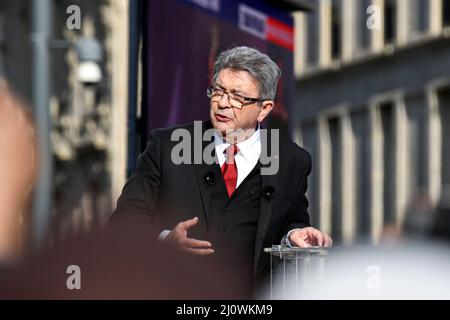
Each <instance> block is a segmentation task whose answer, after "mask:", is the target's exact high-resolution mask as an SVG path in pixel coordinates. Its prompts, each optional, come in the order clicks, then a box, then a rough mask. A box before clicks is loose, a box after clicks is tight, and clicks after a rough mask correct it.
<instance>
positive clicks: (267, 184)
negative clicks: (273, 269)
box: [253, 131, 279, 274]
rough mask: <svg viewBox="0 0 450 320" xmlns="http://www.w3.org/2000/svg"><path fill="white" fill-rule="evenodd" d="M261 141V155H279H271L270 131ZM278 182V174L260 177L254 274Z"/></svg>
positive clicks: (266, 165)
mask: <svg viewBox="0 0 450 320" xmlns="http://www.w3.org/2000/svg"><path fill="white" fill-rule="evenodd" d="M265 140H266V141H264V139H261V154H263V152H266V153H265V154H266V155H270V156H271V157H278V158H279V154H276V155H272V154H271V153H270V152H271V150H270V149H271V148H270V143H269V141H271V139H270V131H269V134H268V137H267V139H265ZM268 166H270V163H269V164H265V165H263V164H261V167H268ZM277 180H278V172H277V173H276V174H273V175H261V205H260V211H259V216H258V223H257V229H256V239H255V255H254V263H253V271H254V274H256V271H257V266H258V262H259V258H260V256H261V252H262V250H263V244H264V238H265V235H266V233H267V229H268V227H269V222H270V218H271V216H272V203H273V199H271V197H273V196H274V195H275V193H276V185H277Z"/></svg>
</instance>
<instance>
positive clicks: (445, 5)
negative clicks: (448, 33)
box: [442, 0, 450, 26]
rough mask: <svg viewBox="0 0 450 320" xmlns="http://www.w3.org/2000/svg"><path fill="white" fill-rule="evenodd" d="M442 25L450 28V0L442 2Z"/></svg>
mask: <svg viewBox="0 0 450 320" xmlns="http://www.w3.org/2000/svg"><path fill="white" fill-rule="evenodd" d="M442 24H443V25H444V26H450V0H442Z"/></svg>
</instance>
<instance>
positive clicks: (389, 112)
mask: <svg viewBox="0 0 450 320" xmlns="http://www.w3.org/2000/svg"><path fill="white" fill-rule="evenodd" d="M380 111H381V126H382V130H383V137H384V139H383V173H384V179H383V210H384V223H385V224H388V225H389V224H392V223H394V222H395V201H394V199H395V150H396V146H395V128H394V104H393V103H392V102H386V103H383V104H382V105H381V106H380Z"/></svg>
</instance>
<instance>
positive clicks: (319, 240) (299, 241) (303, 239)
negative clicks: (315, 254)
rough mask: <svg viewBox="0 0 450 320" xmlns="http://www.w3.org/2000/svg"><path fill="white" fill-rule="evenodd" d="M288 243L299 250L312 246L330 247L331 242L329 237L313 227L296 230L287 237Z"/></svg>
mask: <svg viewBox="0 0 450 320" xmlns="http://www.w3.org/2000/svg"><path fill="white" fill-rule="evenodd" d="M289 241H290V242H291V244H292V245H295V246H297V247H301V248H308V247H312V246H319V247H331V246H332V245H333V240H332V239H331V237H330V236H329V235H327V234H326V233H324V232H321V231H320V230H317V229H315V228H313V227H307V228H302V229H297V230H294V231H292V232H291V234H290V235H289Z"/></svg>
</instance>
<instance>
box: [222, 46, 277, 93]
mask: <svg viewBox="0 0 450 320" xmlns="http://www.w3.org/2000/svg"><path fill="white" fill-rule="evenodd" d="M228 68H229V69H233V70H243V71H247V72H248V73H249V74H250V76H251V77H252V78H253V79H255V80H256V82H257V84H258V88H259V98H262V99H267V100H275V96H276V94H277V86H278V80H279V79H280V76H281V70H280V68H278V66H277V64H276V63H275V62H273V60H272V59H270V58H269V56H268V55H266V54H264V53H261V52H259V51H258V50H256V49H253V48H249V47H235V48H232V49H229V50H226V51H223V52H222V53H220V55H219V57H217V60H216V62H215V63H214V76H213V82H215V81H216V80H217V77H218V76H219V72H220V71H221V70H222V69H228Z"/></svg>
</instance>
